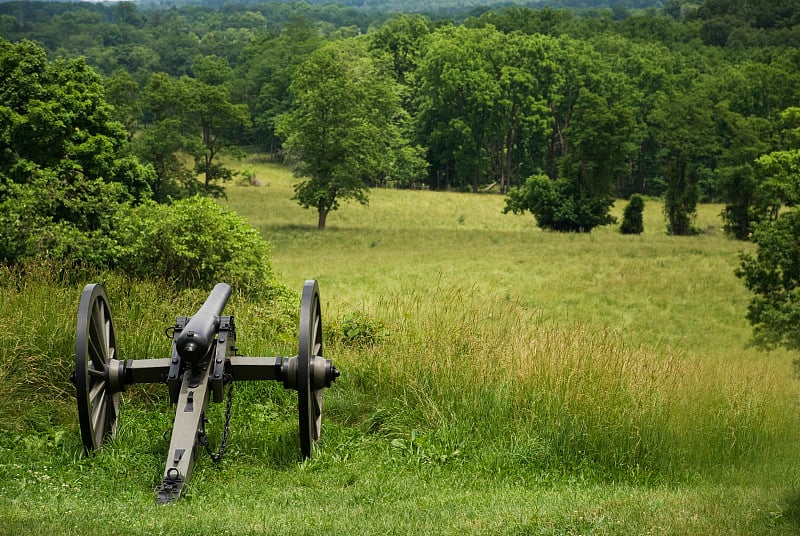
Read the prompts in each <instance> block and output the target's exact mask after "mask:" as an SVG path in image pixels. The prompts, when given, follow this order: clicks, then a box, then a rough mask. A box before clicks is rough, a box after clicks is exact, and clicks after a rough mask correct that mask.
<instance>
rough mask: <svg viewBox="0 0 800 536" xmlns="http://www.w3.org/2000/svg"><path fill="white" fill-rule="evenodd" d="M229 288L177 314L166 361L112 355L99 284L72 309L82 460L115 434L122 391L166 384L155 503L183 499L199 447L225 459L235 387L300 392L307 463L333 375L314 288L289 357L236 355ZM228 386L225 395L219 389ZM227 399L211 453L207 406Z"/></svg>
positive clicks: (307, 287) (110, 325)
mask: <svg viewBox="0 0 800 536" xmlns="http://www.w3.org/2000/svg"><path fill="white" fill-rule="evenodd" d="M230 294H231V287H230V286H229V285H227V284H225V283H218V284H217V285H216V286H215V287H214V289H213V290H212V291H211V293H210V294H209V296H208V298H207V299H206V301H205V302H204V303H203V305H202V306H201V307H200V309H199V310H198V311H197V312H196V313H195V314H194V315H192V316H191V317H186V316H178V317H177V319H176V321H175V325H174V327H170V328H168V329H167V333H168V335H169V336H171V338H172V355H171V356H170V357H166V358H148V359H121V358H120V356H119V355H118V354H117V343H116V334H115V330H114V321H113V319H112V316H111V307H110V305H109V301H108V298H107V297H106V293H105V290H104V289H103V287H102V286H101V285H99V284H89V285H86V287H85V288H84V290H83V292H82V294H81V298H80V304H79V306H78V326H77V330H76V345H75V371H74V372H73V374H72V382H73V383H74V384H75V388H76V392H77V402H78V421H79V425H80V432H81V439H82V442H83V446H84V450H85V451H86V453H92V452H93V451H95V450H96V449H98V448H100V446H101V445H102V444H103V442H104V441H105V440H107V439H108V438H109V437H113V436H114V434H115V433H116V430H117V423H118V420H119V415H120V402H121V393H122V392H123V391H124V390H125V388H126V387H127V386H129V385H133V384H137V383H164V384H166V385H167V388H168V391H169V397H170V402H171V403H172V404H173V405H174V406H175V420H174V424H173V428H172V434H171V436H170V444H169V450H168V455H167V461H166V466H165V469H164V474H163V478H162V480H161V485H160V487H159V488H158V490H157V500H158V502H159V503H162V504H164V503H169V502H172V501H175V500H177V499H179V498H180V497H181V494H182V493H183V492H184V491H185V489H186V486H187V484H188V482H189V480H190V478H191V476H192V471H193V469H194V465H195V459H196V455H197V451H198V449H199V447H204V448H205V449H206V451H207V452H208V454H209V455H210V456H211V459H212V460H214V461H219V460H220V459H221V458H222V456H223V455H224V453H225V448H226V444H227V437H228V428H229V425H230V413H231V403H232V394H233V383H234V382H236V381H253V380H273V381H279V382H282V383H283V386H284V388H286V389H293V390H296V391H297V401H298V404H297V405H298V424H299V429H300V450H301V454H302V457H303V458H304V459H305V458H309V457H310V456H311V454H312V450H313V446H314V444H315V443H316V441H317V440H318V439H319V437H320V433H321V430H322V393H323V390H324V389H325V388H326V387H330V386H331V384H332V383H333V382H334V381H335V380H336V378H337V377H339V371H338V370H337V369H336V367H335V366H334V365H333V364H332V363H331V361H330V360H329V359H325V358H324V357H323V349H322V314H321V309H320V298H319V287H318V285H317V282H316V281H314V280H309V281H306V282H305V284H304V285H303V292H302V296H301V301H300V332H299V337H298V338H299V344H298V352H297V355H296V356H292V357H288V358H285V357H248V356H241V355H238V348H237V346H236V326H235V323H234V318H233V316H222V311H223V309H224V308H225V304H226V303H227V301H228V298H229V297H230ZM226 386H227V387H228V391H227V397H226V395H225V387H226ZM226 398H227V410H226V416H225V425H224V429H223V432H222V435H221V438H220V447H219V450H218V451H217V452H216V453H214V452H213V451H212V449H211V448H210V446H209V442H208V437H207V435H206V431H205V425H206V422H207V419H206V416H205V413H206V411H207V409H208V404H209V400H211V401H213V402H216V403H219V402H222V401H223V400H225V399H226Z"/></svg>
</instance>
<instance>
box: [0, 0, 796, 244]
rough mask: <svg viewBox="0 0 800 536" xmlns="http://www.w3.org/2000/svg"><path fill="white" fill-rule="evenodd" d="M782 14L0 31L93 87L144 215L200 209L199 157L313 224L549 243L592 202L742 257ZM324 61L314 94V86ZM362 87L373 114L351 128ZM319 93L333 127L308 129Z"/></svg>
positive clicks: (767, 197)
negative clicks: (656, 207) (322, 142)
mask: <svg viewBox="0 0 800 536" xmlns="http://www.w3.org/2000/svg"><path fill="white" fill-rule="evenodd" d="M756 4H758V6H756ZM32 6H33V9H29V8H31V7H32ZM799 12H800V7H798V2H797V1H792V0H782V1H781V2H775V3H771V4H770V6H769V9H764V8H763V6H760V3H757V2H731V1H724V0H709V1H707V2H705V3H703V4H702V5H694V4H690V3H684V2H678V1H670V2H668V3H667V4H666V5H665V7H664V8H663V9H661V10H655V9H645V10H636V9H628V8H624V7H620V6H617V7H616V8H615V9H604V10H597V9H595V10H585V11H575V10H566V9H550V8H544V9H530V8H524V7H517V6H510V7H505V8H498V9H491V10H487V11H485V12H483V13H481V14H480V15H478V16H467V17H465V18H464V19H463V20H458V21H453V20H448V19H434V18H430V17H425V16H422V15H396V16H391V17H390V16H388V15H386V14H381V13H375V12H365V11H359V10H356V9H353V8H348V7H343V6H332V5H310V4H286V3H272V4H251V5H249V6H236V7H234V6H224V7H220V8H218V9H214V8H211V7H208V6H202V5H194V6H186V7H183V8H175V7H173V8H170V9H147V8H139V7H137V6H136V5H135V4H132V3H125V2H122V3H118V4H114V5H98V6H95V5H90V6H88V7H87V6H85V5H76V4H48V3H42V4H39V3H34V4H31V3H19V2H17V3H15V2H12V3H7V4H0V13H3V14H2V15H0V29H1V30H2V35H3V36H5V37H6V38H8V39H10V40H12V41H19V40H21V39H31V40H35V41H37V42H38V43H40V44H41V45H42V46H43V47H44V48H45V50H47V52H48V54H49V55H50V56H52V57H63V58H77V57H83V58H85V61H86V63H87V64H88V65H90V66H91V67H92V68H94V69H96V70H97V71H98V72H99V73H100V74H101V75H102V77H103V85H104V87H105V98H106V100H107V102H108V103H109V104H111V105H112V106H113V108H112V112H110V113H112V114H113V118H114V119H115V120H117V121H118V122H120V123H122V125H124V127H125V128H126V130H127V132H128V137H129V139H130V153H131V154H135V155H137V156H138V157H139V158H140V159H141V160H142V161H143V162H145V163H149V164H150V165H152V167H153V169H154V171H155V178H154V179H153V180H151V181H150V182H149V187H150V189H151V191H152V195H153V197H154V198H155V199H157V200H165V199H167V198H175V197H177V196H180V195H188V194H192V193H196V192H204V193H210V194H215V195H219V194H220V193H221V192H222V190H221V184H222V183H223V182H225V181H226V180H228V179H230V178H231V172H230V170H227V169H225V167H224V166H222V165H221V164H220V158H219V157H220V155H222V154H224V153H225V152H226V151H228V152H231V151H234V152H235V148H236V147H241V146H257V147H259V148H260V149H262V150H265V151H268V152H269V154H271V155H272V157H273V158H275V159H283V158H289V159H290V160H292V161H293V162H295V163H296V164H297V165H298V168H297V169H298V170H299V171H300V172H301V173H305V174H306V179H308V180H307V181H306V182H304V183H302V187H299V188H298V191H297V197H298V201H299V202H301V203H302V204H304V205H305V206H310V207H314V208H316V209H317V211H318V213H319V222H320V225H324V221H325V216H326V214H327V212H328V211H329V210H333V209H335V208H336V206H337V205H338V201H340V200H341V199H343V198H347V197H354V198H356V199H359V200H361V201H366V199H367V195H366V192H367V191H368V188H369V187H373V186H380V185H391V186H394V187H429V188H434V189H456V190H471V191H480V190H482V189H485V188H487V187H489V186H491V185H494V186H495V187H496V188H498V189H499V190H500V191H502V192H505V193H507V194H508V195H509V197H508V206H507V209H508V210H509V211H517V212H518V211H524V210H531V211H532V212H534V213H535V214H536V215H537V218H538V221H540V223H542V224H543V225H544V226H546V227H549V228H553V229H561V230H584V231H588V230H591V228H592V227H594V226H596V225H602V224H604V223H608V222H609V221H610V220H609V217H608V209H609V207H610V205H611V203H612V202H613V200H614V199H615V198H617V197H623V198H627V197H629V196H630V195H631V194H633V193H638V194H644V195H650V196H660V197H663V198H664V199H665V201H666V205H667V210H666V217H667V226H668V231H669V232H670V233H672V234H690V233H692V232H694V229H693V227H692V215H693V214H694V209H695V206H696V203H697V202H700V201H719V202H724V203H725V204H726V209H725V212H724V214H723V218H724V220H725V228H726V230H727V231H728V232H729V233H731V234H732V235H733V236H735V237H737V238H740V239H746V238H747V237H749V236H750V235H751V233H752V231H753V226H754V224H755V223H757V222H758V221H761V220H764V219H769V218H774V216H775V215H776V213H777V210H778V208H779V207H780V206H781V205H782V204H786V203H787V202H789V198H788V196H789V194H788V193H787V191H786V188H785V186H782V184H784V183H785V181H784V180H783V179H781V178H780V176H781V175H786V174H787V173H788V171H787V170H790V169H791V167H792V165H794V162H793V160H792V154H793V153H791V151H792V150H793V149H795V148H796V147H794V146H792V142H791V141H790V139H791V136H787V134H786V133H787V132H790V131H791V130H792V129H794V128H796V127H797V121H798V114H797V111H796V107H797V106H798V105H800V96H798V90H797V88H798V87H800V52H798V49H797V48H796V47H795V46H794V43H795V42H797V41H794V40H793V38H796V37H800V33H798V31H799V30H798V28H800V26H799V25H798V20H799V19H798V13H799ZM337 54H338V57H337V58H336V59H335V60H334V59H333V58H332V55H334V56H335V55H337ZM325 55H328V56H329V58H328V60H325V59H324V56H325ZM324 61H328V62H329V63H330V65H328V66H327V67H326V68H327V69H328V70H327V71H325V72H326V73H327V74H326V77H325V78H326V79H325V80H323V77H319V76H316V77H315V76H314V69H321V68H323V67H322V64H321V63H320V62H324ZM334 80H338V83H339V86H337V87H336V88H333V87H331V84H332V83H333V81H334ZM322 85H326V87H328V90H329V91H327V93H325V92H322V91H320V87H321V86H322ZM367 88H371V89H370V91H371V92H372V93H373V95H372V97H371V98H373V105H366V106H365V107H364V109H360V108H359V104H360V103H363V102H365V101H364V99H367V98H370V97H369V96H368V95H367V93H369V92H368V91H366V90H367ZM337 91H338V92H339V93H340V95H341V98H342V99H344V98H349V100H347V103H348V104H347V106H338V107H337V106H336V103H334V102H328V105H329V106H333V108H329V109H328V111H329V112H330V111H332V110H335V111H336V112H337V113H336V114H332V113H327V114H321V113H320V110H321V109H317V110H316V111H313V110H314V106H323V104H324V103H322V102H311V100H313V99H314V98H318V99H319V98H322V97H323V96H327V97H330V96H331V95H332V94H334V93H336V92H337ZM323 93H325V95H323ZM314 95H316V97H314ZM356 95H359V97H358V99H355V98H353V97H355V96H356ZM339 102H344V101H341V100H340V101H339ZM304 110H305V111H304ZM347 112H350V113H349V115H348V113H347ZM304 113H305V114H306V115H307V117H306V120H301V116H302V115H303V114H304ZM308 114H312V115H308ZM313 114H316V121H320V120H321V119H322V118H323V117H326V118H328V119H329V120H330V123H329V124H328V125H327V126H326V125H323V124H314V122H313V121H310V120H311V119H314V116H313ZM356 116H358V117H356ZM334 123H335V124H334ZM367 124H371V125H372V126H371V127H370V128H372V129H373V132H372V133H368V132H367V131H360V130H359V128H357V127H360V126H363V127H365V128H366V125H367ZM328 127H329V128H328ZM303 129H305V131H303ZM314 129H316V131H320V129H323V130H324V131H325V132H327V133H328V134H331V133H332V132H334V130H336V129H338V133H337V134H331V135H332V136H333V137H329V138H328V141H329V142H330V143H332V144H338V146H339V148H342V147H349V148H350V149H352V154H350V156H347V157H343V156H342V158H341V159H340V162H339V164H338V166H339V168H337V169H334V168H333V167H331V165H332V164H331V162H330V157H331V155H332V153H331V152H330V151H328V156H327V157H326V156H325V155H323V154H316V155H311V154H310V153H309V152H308V151H309V150H311V149H314V146H313V144H311V143H310V141H309V140H310V139H311V138H310V136H311V131H312V130H314ZM367 130H369V129H367ZM317 142H319V140H317ZM304 143H305V146H304ZM318 149H319V151H322V150H323V149H322V146H319V145H318ZM187 155H188V156H189V158H190V160H192V161H193V163H194V165H193V166H187V165H186V160H187V158H186V157H187ZM340 156H341V155H340ZM314 158H316V159H317V161H318V162H317V164H313V162H312V160H313V159H314ZM326 158H327V159H328V161H327V163H325V164H324V165H322V164H320V162H321V161H322V160H325V159H326ZM315 166H316V167H315ZM325 166H327V168H326V169H325V170H324V172H323V171H322V168H323V167H325ZM342 166H344V167H342ZM348 166H349V168H348ZM328 168H330V169H328ZM197 174H201V175H202V176H203V181H202V183H200V184H198V183H197V182H196V181H195V180H194V177H195V176H196V175H197ZM320 174H322V175H320ZM323 175H324V176H323ZM315 177H316V178H315ZM330 181H334V184H333V185H330V187H328V186H326V187H325V188H324V189H321V187H322V185H325V184H326V183H328V182H330Z"/></svg>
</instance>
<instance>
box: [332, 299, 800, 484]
mask: <svg viewBox="0 0 800 536" xmlns="http://www.w3.org/2000/svg"><path fill="white" fill-rule="evenodd" d="M412 312H413V313H412ZM373 314H374V315H381V316H380V318H382V319H383V321H384V322H385V323H384V324H383V325H384V330H385V332H384V336H383V337H380V338H378V342H377V343H376V344H374V345H373V346H370V347H369V348H361V349H355V350H352V349H351V350H349V351H348V350H347V349H346V348H337V350H338V351H339V353H340V354H343V355H340V356H339V358H340V359H342V358H343V357H344V356H346V358H345V365H343V366H344V369H345V370H347V371H348V376H349V377H350V378H351V379H350V380H349V381H348V384H347V385H348V388H349V389H354V390H355V391H356V392H360V393H361V396H365V397H366V398H367V400H366V401H365V400H362V401H361V402H360V403H353V404H351V405H350V407H351V408H353V407H360V408H361V409H360V411H361V412H363V416H362V419H363V421H364V422H365V424H364V426H366V427H367V429H369V430H370V431H372V432H373V433H378V434H382V435H385V436H386V437H387V438H388V439H389V440H392V439H394V440H400V441H399V442H398V443H397V444H399V445H401V446H402V447H403V448H404V449H407V453H408V455H409V456H410V457H411V458H412V459H416V460H417V461H419V460H422V461H425V462H433V463H435V462H436V461H437V460H439V461H440V462H443V463H444V462H455V461H456V460H458V459H468V460H470V461H472V462H474V464H476V465H477V466H478V467H480V468H481V469H482V470H484V471H486V472H487V473H489V474H500V475H508V476H511V477H513V478H515V477H520V476H522V477H530V478H534V479H540V478H559V479H560V478H564V477H565V476H568V475H573V476H574V475H581V477H585V478H590V479H594V478H600V479H601V480H606V479H612V480H617V481H618V480H631V481H636V482H665V481H667V482H677V481H683V480H685V479H687V478H690V477H691V476H692V475H696V474H698V473H702V474H709V472H710V471H713V470H715V469H716V468H719V467H721V466H727V465H731V464H733V465H736V464H742V463H753V462H756V461H757V460H759V459H763V458H764V457H765V456H766V457H768V458H769V457H771V456H773V455H780V454H782V453H786V452H787V451H788V450H787V449H788V448H789V447H790V446H791V442H793V441H796V440H797V439H800V437H798V433H797V432H796V430H797V429H798V424H800V419H798V416H797V415H796V412H795V411H794V395H793V393H792V390H791V389H788V390H784V389H776V384H775V378H773V377H770V376H769V375H768V374H766V373H767V372H768V371H767V370H765V367H763V365H758V364H757V365H754V366H752V367H743V366H742V365H741V364H737V365H732V364H730V363H725V362H720V361H716V360H710V361H709V360H703V359H702V358H701V357H699V356H697V355H692V354H690V353H687V352H682V353H665V352H663V351H659V350H657V349H649V348H646V347H632V346H629V345H627V344H626V343H625V341H624V340H622V339H621V338H620V337H619V336H618V335H616V334H614V333H613V332H610V331H605V332H596V331H593V330H590V329H588V328H586V327H579V328H578V329H569V330H568V329H565V328H563V327H560V326H558V325H556V324H554V323H553V322H551V321H547V320H543V319H542V318H541V316H540V315H537V314H536V313H535V312H531V311H530V310H528V309H526V308H524V307H522V306H520V305H519V304H514V303H508V302H506V301H505V300H503V299H495V300H490V301H485V302H483V304H482V305H480V306H476V304H475V302H474V301H473V300H470V299H469V297H468V296H464V295H463V294H460V293H458V292H449V293H448V292H443V293H441V294H438V295H437V296H436V298H431V297H430V296H428V295H403V296H397V295H395V296H393V297H391V298H385V299H383V300H381V302H380V303H379V304H378V305H377V306H376V309H375V311H374V312H373ZM782 387H790V386H788V385H784V386H782ZM415 443H416V445H415Z"/></svg>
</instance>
